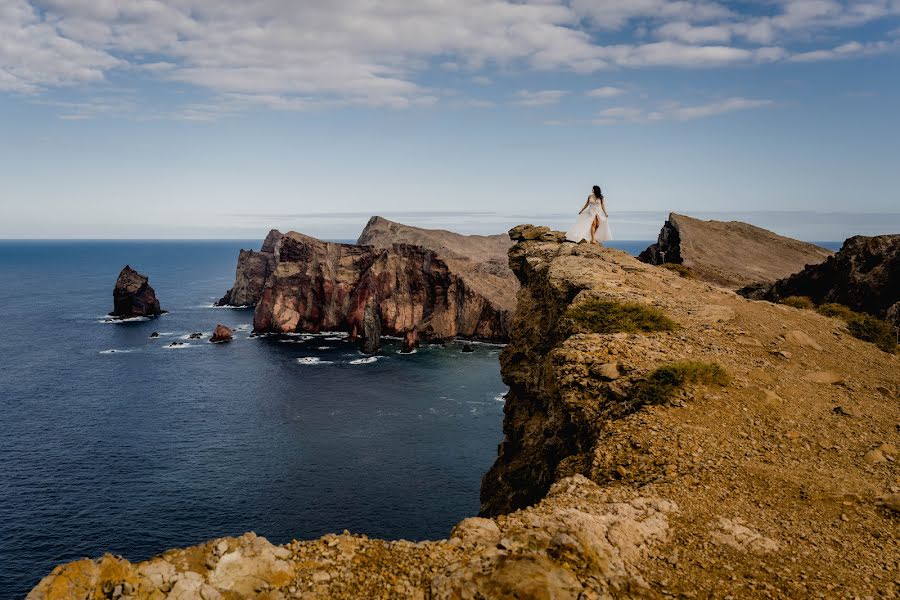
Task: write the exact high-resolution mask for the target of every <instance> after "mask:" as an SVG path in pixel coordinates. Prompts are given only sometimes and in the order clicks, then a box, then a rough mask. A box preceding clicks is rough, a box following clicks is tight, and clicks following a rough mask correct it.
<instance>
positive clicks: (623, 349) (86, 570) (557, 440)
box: [30, 227, 900, 600]
mask: <svg viewBox="0 0 900 600" xmlns="http://www.w3.org/2000/svg"><path fill="white" fill-rule="evenodd" d="M513 235H514V237H515V238H516V240H517V241H518V243H517V244H516V245H515V246H514V247H513V248H512V249H511V251H510V264H511V266H512V267H513V270H514V271H515V273H516V275H517V276H518V277H519V279H520V281H521V283H522V288H521V290H520V292H519V295H518V305H517V312H516V316H515V318H514V319H513V321H512V324H511V327H512V329H511V340H510V344H509V345H508V346H507V348H506V349H505V350H504V352H503V356H502V370H503V376H504V379H505V380H506V381H507V383H508V384H509V386H510V393H509V396H508V398H507V402H506V409H505V412H506V415H505V420H504V431H505V434H506V439H505V441H504V443H503V445H502V447H501V451H500V455H499V457H498V460H497V463H496V464H495V465H494V467H493V468H492V469H491V471H490V472H489V473H488V474H487V475H486V476H485V480H484V485H483V489H482V499H483V502H484V504H483V511H484V514H485V515H496V516H493V517H491V518H484V519H467V520H465V521H463V522H462V523H461V524H460V525H459V526H458V527H457V528H456V530H455V531H454V532H453V534H452V535H451V537H450V539H449V540H446V541H436V542H424V543H420V544H411V543H408V542H384V541H379V540H369V539H366V538H363V537H353V536H349V535H341V536H326V537H325V538H322V539H321V540H317V541H309V542H293V543H291V544H288V545H286V546H283V547H272V546H270V545H269V544H268V543H267V542H265V541H263V540H261V539H259V538H255V537H254V536H252V535H247V536H244V537H242V538H238V539H225V540H221V541H214V542H210V543H207V544H203V545H200V546H196V547H193V548H189V549H186V550H173V551H170V552H167V553H166V554H164V555H163V556H162V557H159V558H157V559H153V560H150V561H146V562H143V563H139V564H137V565H132V564H130V563H127V562H125V561H123V560H121V559H115V558H112V557H106V558H103V559H101V560H99V561H89V560H84V561H79V562H76V563H71V564H69V565H65V566H61V567H58V568H57V569H56V570H54V572H53V573H52V574H51V575H49V576H48V577H47V578H45V579H44V580H43V581H42V582H41V584H40V585H39V586H38V587H36V588H35V590H34V591H33V592H32V594H31V596H30V598H32V599H34V600H38V599H44V598H53V599H55V598H70V597H82V598H85V597H87V598H112V597H116V598H166V597H171V598H195V597H198V596H199V597H205V598H243V597H250V598H300V597H304V598H328V597H335V598H362V597H366V598H379V597H384V598H391V597H394V598H522V599H527V598H535V599H537V598H562V599H572V600H576V599H579V598H608V597H618V598H624V597H648V598H662V597H672V596H674V597H684V598H693V597H728V596H732V597H740V598H765V597H796V598H806V597H829V598H830V597H855V596H858V597H866V596H872V597H874V596H878V595H882V596H885V597H892V596H893V595H895V594H896V593H897V591H898V586H900V582H898V577H900V516H898V512H897V511H900V496H898V494H900V470H898V462H897V461H898V460H900V455H898V454H897V446H898V445H900V402H898V400H900V398H898V392H900V368H898V367H900V359H898V357H897V356H896V355H889V354H886V353H884V352H881V351H880V350H878V349H876V348H875V347H874V346H872V345H870V344H867V343H865V342H861V341H859V340H856V339H854V338H852V337H851V336H849V335H848V334H847V333H846V330H845V329H844V325H843V324H842V323H841V322H839V321H837V320H834V319H829V318H826V317H823V316H821V315H818V314H816V313H813V312H811V311H801V310H797V309H792V308H789V307H786V306H780V305H773V304H770V303H768V302H753V301H749V300H746V299H744V298H741V297H739V296H737V295H736V294H734V293H733V292H731V291H729V290H726V289H722V288H718V287H714V286H712V285H709V284H706V283H703V282H699V281H695V280H688V279H684V278H680V277H678V276H677V275H676V274H674V273H671V272H669V271H668V270H665V269H661V268H657V267H654V266H652V265H647V264H644V263H641V262H639V261H637V260H635V259H634V258H632V257H630V256H628V255H626V254H625V253H623V252H620V251H617V250H612V249H607V248H598V247H594V246H588V245H585V244H581V245H575V244H570V243H562V242H560V241H559V240H561V236H562V234H556V233H552V232H549V231H547V230H535V229H534V228H527V227H526V228H517V229H516V230H514V231H513ZM526 238H527V239H526ZM588 298H601V299H606V300H612V301H634V302H639V303H644V304H646V305H652V306H655V307H657V308H659V309H661V310H662V311H664V312H665V313H666V314H667V315H668V316H669V317H671V318H672V319H673V320H674V321H675V322H676V323H677V324H678V328H677V329H676V330H675V331H670V332H657V333H638V334H633V333H612V334H584V333H580V334H576V335H571V336H570V335H569V334H568V330H567V329H566V326H565V320H564V319H561V315H562V314H563V313H564V312H565V310H566V309H567V308H568V307H569V306H570V305H572V304H573V303H575V304H578V303H581V302H584V301H585V300H586V299H588ZM684 358H693V359H699V360H703V361H709V362H716V363H719V364H721V365H722V366H723V367H724V368H725V369H727V371H728V373H729V374H730V376H731V383H730V384H729V385H727V386H726V387H720V386H711V387H704V386H693V387H687V388H685V389H684V390H683V392H682V393H681V394H680V395H678V396H676V397H675V398H674V399H673V400H672V401H671V402H669V403H666V404H664V405H657V406H646V407H643V408H640V407H636V406H635V405H634V404H633V403H632V402H631V398H632V396H633V392H634V389H635V386H638V385H640V383H641V382H642V381H643V380H644V379H645V378H646V377H647V375H648V373H650V372H651V371H652V370H653V369H656V368H658V367H660V366H663V365H668V364H671V363H672V362H673V361H677V360H679V359H684ZM609 365H613V366H614V370H611V369H609V368H607V367H608V366H609ZM588 478H589V479H590V480H592V481H589V479H588ZM537 501H540V502H539V503H538V504H536V505H532V506H531V507H530V508H526V509H523V510H519V511H515V512H512V513H508V512H507V511H510V510H513V509H515V508H517V507H520V506H524V505H526V504H531V503H533V502H537ZM119 586H121V587H119ZM117 590H118V591H117ZM126 592H127V593H126Z"/></svg>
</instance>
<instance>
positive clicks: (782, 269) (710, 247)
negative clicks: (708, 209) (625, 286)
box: [639, 213, 832, 289]
mask: <svg viewBox="0 0 900 600" xmlns="http://www.w3.org/2000/svg"><path fill="white" fill-rule="evenodd" d="M831 254H832V252H831V251H830V250H827V249H826V248H821V247H819V246H816V245H815V244H809V243H807V242H801V241H798V240H794V239H791V238H787V237H784V236H780V235H778V234H776V233H773V232H771V231H768V230H767V229H762V228H761V227H756V226H754V225H750V224H748V223H741V222H739V221H728V222H724V221H701V220H699V219H694V218H692V217H688V216H685V215H679V214H676V213H671V214H670V215H669V219H668V220H667V221H666V222H665V224H664V225H663V227H662V229H661V230H660V232H659V238H658V240H657V242H656V243H655V244H653V245H651V246H649V247H648V248H647V249H646V250H644V251H643V252H641V254H640V256H639V258H640V260H642V261H644V262H646V263H650V264H652V265H663V264H667V263H674V264H679V265H684V266H685V267H687V268H688V269H690V272H691V273H692V274H693V275H694V276H696V277H698V278H699V279H703V280H705V281H708V282H710V283H714V284H716V285H721V286H724V287H729V288H734V289H736V288H741V287H745V286H749V285H754V284H760V283H772V282H774V281H776V280H778V279H780V278H782V277H787V276H788V275H790V274H792V273H796V272H797V271H800V270H801V269H803V268H804V267H805V266H806V265H810V264H818V263H820V262H822V261H824V260H825V259H826V258H828V257H829V256H831Z"/></svg>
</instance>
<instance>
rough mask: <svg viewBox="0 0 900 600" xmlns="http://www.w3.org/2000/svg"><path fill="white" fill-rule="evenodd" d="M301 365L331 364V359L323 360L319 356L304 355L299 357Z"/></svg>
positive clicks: (298, 360)
mask: <svg viewBox="0 0 900 600" xmlns="http://www.w3.org/2000/svg"><path fill="white" fill-rule="evenodd" d="M297 362H298V363H300V364H301V365H330V364H331V361H330V360H322V359H321V358H319V357H318V356H303V357H301V358H298V359H297Z"/></svg>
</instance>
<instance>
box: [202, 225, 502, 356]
mask: <svg viewBox="0 0 900 600" xmlns="http://www.w3.org/2000/svg"><path fill="white" fill-rule="evenodd" d="M510 245H511V242H510V240H509V238H508V236H465V235H459V234H455V233H452V232H449V231H441V230H429V229H420V228H416V227H410V226H408V225H402V224H399V223H393V222H391V221H388V220H386V219H383V218H381V217H373V218H372V219H371V220H370V221H369V223H368V225H367V226H366V228H365V229H364V230H363V232H362V234H361V235H360V238H359V243H358V244H336V243H330V242H324V241H321V240H317V239H315V238H312V237H309V236H306V235H303V234H300V233H297V232H289V233H287V234H282V233H280V232H278V231H275V230H273V231H271V232H270V233H269V235H268V237H267V238H266V241H265V242H264V243H263V246H262V249H261V250H260V251H259V252H253V251H247V250H242V251H241V253H240V256H239V258H238V266H237V271H236V276H235V283H234V286H232V288H231V289H230V290H229V291H228V293H226V294H225V296H224V297H223V298H222V300H220V301H219V304H220V305H240V306H250V305H255V306H256V312H255V315H254V329H255V331H256V332H257V333H293V332H319V331H346V332H348V333H350V334H351V335H352V336H354V337H356V338H359V339H360V341H361V343H362V346H363V349H364V351H366V352H370V353H371V352H376V351H377V350H378V347H379V339H380V336H381V335H398V336H402V337H403V338H404V340H405V342H404V346H405V348H406V349H407V350H411V349H412V348H414V347H415V346H416V345H417V344H418V343H419V340H420V339H422V340H443V339H450V338H454V337H464V338H471V339H479V340H484V341H492V342H502V341H505V340H506V338H507V333H508V332H507V327H506V321H507V319H508V314H509V312H510V311H511V310H512V309H513V307H514V305H515V292H516V290H517V289H518V281H517V280H516V278H515V277H514V276H513V274H512V271H510V270H509V267H508V265H507V264H506V252H507V250H508V249H509V246H510Z"/></svg>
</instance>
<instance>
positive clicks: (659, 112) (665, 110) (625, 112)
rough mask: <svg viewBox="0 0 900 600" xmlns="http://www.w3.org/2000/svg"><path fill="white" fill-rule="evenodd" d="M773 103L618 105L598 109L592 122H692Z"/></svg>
mask: <svg viewBox="0 0 900 600" xmlns="http://www.w3.org/2000/svg"><path fill="white" fill-rule="evenodd" d="M773 104H774V102H773V101H771V100H762V99H753V98H727V99H725V100H717V101H715V102H709V103H706V104H697V105H683V104H679V103H675V102H669V103H665V104H662V105H660V106H659V107H657V108H654V109H650V110H648V109H645V108H641V107H636V106H618V107H613V108H607V109H605V110H601V111H600V112H599V113H597V117H596V118H595V119H594V121H593V122H594V124H595V125H617V124H621V123H652V122H655V121H693V120H695V119H703V118H706V117H713V116H716V115H723V114H726V113H730V112H735V111H741V110H750V109H755V108H765V107H769V106H772V105H773Z"/></svg>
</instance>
